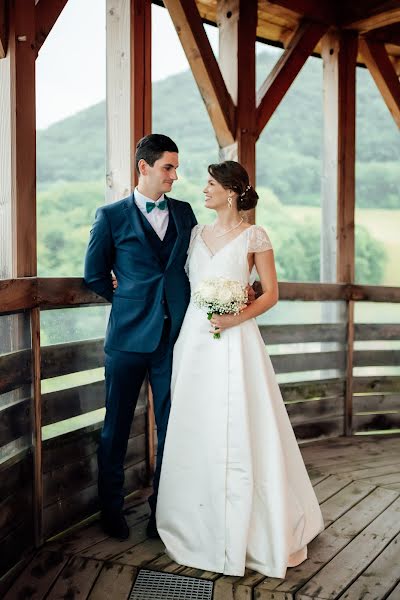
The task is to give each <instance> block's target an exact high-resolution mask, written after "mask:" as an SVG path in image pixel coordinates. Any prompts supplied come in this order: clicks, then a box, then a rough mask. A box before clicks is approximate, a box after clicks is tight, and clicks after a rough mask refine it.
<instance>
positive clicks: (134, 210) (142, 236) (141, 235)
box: [125, 193, 162, 267]
mask: <svg viewBox="0 0 400 600" xmlns="http://www.w3.org/2000/svg"><path fill="white" fill-rule="evenodd" d="M125 210H126V212H127V216H128V219H129V221H130V224H131V226H132V228H133V231H134V232H135V234H136V236H137V238H138V240H139V241H140V242H141V243H142V244H143V246H144V247H145V249H146V251H147V252H150V253H151V254H152V255H153V256H154V258H155V260H156V261H157V263H158V264H159V265H160V266H161V267H162V263H161V260H160V257H159V256H158V254H157V253H156V252H155V250H154V248H153V246H152V244H151V243H150V242H149V239H148V237H147V235H146V232H145V230H144V227H143V222H142V218H141V216H140V214H139V208H138V207H137V206H136V203H135V199H134V194H133V193H132V195H131V196H129V198H127V199H126V201H125Z"/></svg>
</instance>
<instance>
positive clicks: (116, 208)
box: [96, 196, 131, 216]
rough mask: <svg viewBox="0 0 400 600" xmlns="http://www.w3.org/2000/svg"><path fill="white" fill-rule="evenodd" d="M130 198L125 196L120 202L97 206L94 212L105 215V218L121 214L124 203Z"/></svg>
mask: <svg viewBox="0 0 400 600" xmlns="http://www.w3.org/2000/svg"><path fill="white" fill-rule="evenodd" d="M130 198H131V196H127V197H126V198H122V199H121V200H116V201H115V202H110V204H103V205H102V206H99V207H98V209H97V211H96V212H98V213H99V212H100V213H105V214H106V215H107V216H113V215H115V214H118V213H119V212H121V210H124V209H125V208H126V203H127V202H128V200H129V199H130Z"/></svg>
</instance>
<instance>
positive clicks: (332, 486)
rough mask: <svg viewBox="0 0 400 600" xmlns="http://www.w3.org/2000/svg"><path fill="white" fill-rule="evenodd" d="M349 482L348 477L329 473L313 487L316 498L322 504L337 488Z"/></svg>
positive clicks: (339, 488)
mask: <svg viewBox="0 0 400 600" xmlns="http://www.w3.org/2000/svg"><path fill="white" fill-rule="evenodd" d="M349 483H351V479H350V478H349V477H340V476H338V475H330V476H329V477H327V478H326V479H324V480H323V481H321V482H320V483H317V485H316V486H315V487H314V492H315V494H316V496H317V498H318V502H319V503H320V504H322V503H323V502H325V501H326V500H328V498H330V497H331V496H333V495H334V494H336V493H337V492H338V491H339V490H341V489H342V488H344V487H346V486H347V485H348V484H349Z"/></svg>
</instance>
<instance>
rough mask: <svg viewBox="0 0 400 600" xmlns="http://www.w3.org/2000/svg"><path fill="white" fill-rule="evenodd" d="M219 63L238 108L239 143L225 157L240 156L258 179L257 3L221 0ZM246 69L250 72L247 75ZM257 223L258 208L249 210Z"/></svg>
mask: <svg viewBox="0 0 400 600" xmlns="http://www.w3.org/2000/svg"><path fill="white" fill-rule="evenodd" d="M217 20H218V26H219V64H220V68H221V71H222V73H223V76H224V80H225V83H226V86H227V88H228V90H229V92H230V95H231V97H232V98H233V101H234V102H235V103H236V104H237V108H236V130H235V143H234V144H233V145H231V146H228V147H225V148H222V149H221V153H220V157H221V159H223V160H228V159H230V160H237V161H239V162H240V163H241V164H242V165H243V166H244V167H245V169H246V170H247V172H248V174H249V178H250V183H251V184H252V185H253V186H255V179H256V140H257V135H256V120H255V86H256V64H255V43H256V29H257V6H256V4H255V3H252V2H247V1H246V0H219V2H218V4H217ZM243 73H246V76H245V77H243ZM247 217H248V220H249V222H252V223H254V219H255V211H249V213H248V215H247Z"/></svg>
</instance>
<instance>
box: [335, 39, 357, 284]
mask: <svg viewBox="0 0 400 600" xmlns="http://www.w3.org/2000/svg"><path fill="white" fill-rule="evenodd" d="M357 49H358V40H357V36H356V35H354V34H353V33H352V32H342V34H341V35H340V45H339V56H338V78H339V81H338V102H339V109H338V208H337V281H340V282H343V283H353V282H354V254H355V251H354V210H355V151H356V61H357Z"/></svg>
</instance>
